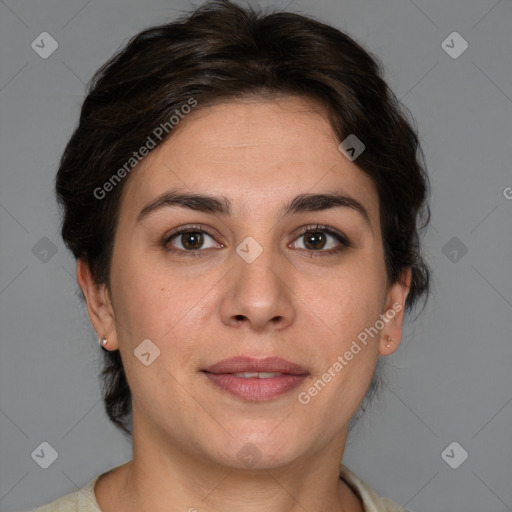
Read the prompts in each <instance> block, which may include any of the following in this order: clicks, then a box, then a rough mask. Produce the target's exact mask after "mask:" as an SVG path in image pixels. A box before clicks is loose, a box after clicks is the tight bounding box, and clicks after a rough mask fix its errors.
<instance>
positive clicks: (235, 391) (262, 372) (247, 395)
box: [202, 357, 309, 402]
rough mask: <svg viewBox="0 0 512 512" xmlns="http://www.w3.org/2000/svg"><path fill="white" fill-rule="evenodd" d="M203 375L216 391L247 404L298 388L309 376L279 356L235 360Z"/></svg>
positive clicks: (211, 368) (275, 396)
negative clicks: (232, 396)
mask: <svg viewBox="0 0 512 512" xmlns="http://www.w3.org/2000/svg"><path fill="white" fill-rule="evenodd" d="M202 372H203V373H204V374H205V375H206V377H207V378H208V379H209V380H210V381H211V382H213V384H214V385H215V386H216V387H217V388H219V389H221V390H223V391H225V392H228V393H230V394H232V395H235V396H237V397H238V398H241V399H243V400H246V401H249V402H260V401H267V400H273V399H275V398H278V397H280V396H282V395H284V394H286V393H289V392H290V391H291V390H293V389H294V388H296V387H297V386H299V385H300V384H301V383H302V382H303V381H304V379H305V378H306V377H307V376H308V375H309V372H308V371H307V370H306V369H304V368H302V367H301V366H299V365H297V364H295V363H292V362H290V361H287V360H286V359H282V358H278V357H267V358H265V359H255V358H251V357H234V358H231V359H225V360H223V361H219V362H218V363H215V364H214V365H212V366H209V367H208V368H206V369H204V370H202Z"/></svg>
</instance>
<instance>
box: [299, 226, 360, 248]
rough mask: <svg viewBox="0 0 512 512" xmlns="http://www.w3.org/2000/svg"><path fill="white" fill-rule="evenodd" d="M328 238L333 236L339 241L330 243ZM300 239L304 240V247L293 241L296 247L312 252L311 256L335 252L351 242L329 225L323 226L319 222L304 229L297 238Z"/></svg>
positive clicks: (348, 245)
mask: <svg viewBox="0 0 512 512" xmlns="http://www.w3.org/2000/svg"><path fill="white" fill-rule="evenodd" d="M328 238H331V239H332V238H333V239H334V240H335V241H336V242H337V243H334V245H333V242H332V241H331V244H330V245H329V244H328ZM300 239H303V240H304V243H303V245H304V247H300V246H297V242H294V243H293V245H294V247H295V248H298V249H301V250H306V251H309V252H311V256H319V255H320V254H334V253H337V252H340V251H342V250H343V249H345V248H347V247H350V242H349V240H348V238H347V237H346V236H344V235H343V234H341V233H338V232H337V231H334V230H333V229H331V228H329V227H327V226H321V225H319V224H317V225H316V226H310V227H307V228H305V229H303V230H302V232H301V234H300V235H299V237H298V238H297V240H300ZM327 245H329V247H326V246H327ZM325 249H328V250H325ZM314 253H320V254H314Z"/></svg>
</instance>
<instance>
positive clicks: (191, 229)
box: [161, 224, 351, 258]
mask: <svg viewBox="0 0 512 512" xmlns="http://www.w3.org/2000/svg"><path fill="white" fill-rule="evenodd" d="M319 232H323V233H327V234H328V235H330V236H332V237H334V238H335V239H336V240H337V241H338V242H339V243H340V244H341V246H342V247H338V248H336V249H329V250H326V251H322V250H319V251H313V250H310V249H300V250H301V251H307V252H309V253H310V257H312V258H314V257H317V256H321V255H333V254H337V253H339V252H341V251H342V250H344V249H346V248H348V247H351V243H350V242H349V240H348V238H347V237H345V236H344V235H342V234H341V233H338V232H337V231H334V230H333V229H331V228H329V227H328V226H324V225H321V224H315V225H314V226H308V227H306V228H304V229H302V230H301V232H300V233H299V234H298V235H297V238H300V237H301V236H304V235H307V234H309V233H319ZM184 233H206V234H207V235H208V236H210V237H211V238H213V239H214V238H215V237H214V235H212V234H211V233H210V232H209V231H208V230H207V229H204V228H203V227H201V226H198V225H193V226H184V227H182V228H179V229H177V230H176V231H174V232H173V233H171V234H170V235H168V236H166V237H164V239H163V240H162V242H161V244H162V246H163V247H164V249H166V250H167V251H169V252H171V253H174V254H177V255H178V256H180V257H195V256H197V255H198V253H201V252H203V251H204V250H205V249H197V250H196V251H185V250H183V249H175V248H169V243H170V241H171V240H172V239H173V238H175V237H177V236H178V235H182V234H184ZM297 238H296V239H297Z"/></svg>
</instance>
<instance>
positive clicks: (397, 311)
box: [379, 268, 412, 356]
mask: <svg viewBox="0 0 512 512" xmlns="http://www.w3.org/2000/svg"><path fill="white" fill-rule="evenodd" d="M411 277H412V272H411V269H410V268H407V269H405V270H403V272H402V274H401V275H400V277H399V279H398V281H397V282H396V283H395V284H393V285H392V286H391V288H390V289H389V291H388V293H387V297H386V307H385V310H384V312H383V313H382V318H383V321H384V328H383V329H382V331H381V336H380V341H379V354H380V355H381V356H389V355H390V354H392V353H393V352H395V350H396V349H397V348H398V346H399V345H400V341H401V339H402V324H403V320H404V311H405V299H406V298H407V295H408V293H409V290H410V288H411ZM387 345H389V346H387Z"/></svg>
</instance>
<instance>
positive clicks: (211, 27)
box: [56, 0, 430, 434]
mask: <svg viewBox="0 0 512 512" xmlns="http://www.w3.org/2000/svg"><path fill="white" fill-rule="evenodd" d="M278 95H294V96H297V95H298V96H301V97H305V98H310V99H312V100H316V101H318V102H320V103H321V104H322V105H323V106H324V107H325V109H326V111H327V113H328V116H329V121H330V123H331V126H332V128H333V130H334V132H335V133H336V135H337V136H338V137H339V141H340V142H341V141H343V140H344V138H346V137H347V136H348V135H350V134H355V135H356V136H357V138H358V139H360V140H361V141H362V142H363V143H364V145H365V150H364V152H363V153H362V154H361V155H360V156H358V158H357V165H358V167H359V168H360V169H362V170H363V171H364V172H366V173H367V174H368V175H369V176H370V177H371V178H372V180H373V182H374V183H375V186H376V189H377V191H378V196H379V202H380V217H381V230H382V238H383V245H384V255H385V263H386V269H387V274H388V281H389V282H390V283H391V284H393V283H395V282H397V280H398V279H399V278H400V274H401V272H402V271H403V270H404V269H406V268H410V269H411V271H412V283H411V287H410V291H409V295H408V297H407V301H406V304H405V306H406V310H407V311H409V310H411V309H412V307H413V306H414V305H415V304H416V302H417V301H418V299H419V298H420V297H421V296H424V297H426V296H427V295H428V289H429V269H428V266H427V264H426V263H425V261H424V259H423V258H422V255H421V251H420V242H419V231H420V230H421V229H422V228H423V227H425V226H426V224H427V223H428V221H429V217H430V212H429V207H428V202H427V196H428V177H427V174H426V172H425V166H424V157H423V153H422V150H421V147H420V144H419V140H418V136H417V133H416V129H415V128H414V127H413V124H412V123H413V121H412V118H410V119H408V117H409V113H408V111H407V110H406V109H405V108H404V107H403V105H401V104H400V103H399V101H398V100H397V98H396V97H395V95H394V94H393V92H392V91H391V90H390V89H389V88H388V86H387V84H386V82H385V81H384V79H383V71H382V66H381V64H380V63H379V61H378V59H377V58H375V57H374V56H372V55H371V54H370V53H369V52H368V51H366V50H364V49H363V48H362V47H361V46H360V45H359V44H358V43H356V42H355V41H354V40H353V39H352V38H351V37H349V36H348V35H347V34H344V33H343V32H340V31H339V30H337V29H335V28H334V27H331V26H329V25H326V24H324V23H321V22H319V21H317V20H315V19H313V18H310V17H306V16H303V15H299V14H294V13H289V12H269V13H265V12H261V11H256V10H254V9H253V8H250V7H248V8H243V7H241V6H239V5H237V4H234V3H232V2H230V1H228V0H214V1H210V2H207V3H206V4H204V5H203V6H201V7H200V8H199V9H197V10H196V11H194V12H193V13H191V14H190V15H187V16H185V17H183V18H180V19H179V20H177V21H173V22H171V23H167V24H163V25H159V26H155V27H152V28H149V29H146V30H144V31H142V32H141V33H139V34H137V35H136V36H135V37H133V38H132V39H131V40H130V41H129V42H128V43H127V44H126V46H125V47H124V48H123V49H122V50H121V51H119V52H118V53H117V54H116V55H114V56H113V57H112V58H111V59H110V60H109V61H108V62H106V63H105V64H104V65H103V66H102V67H101V68H100V69H99V70H98V71H97V72H96V74H95V75H94V77H93V78H92V80H91V82H90V85H89V88H88V93H87V97H86V98H85V100H84V103H83V106H82V109H81V114H80V121H79V125H78V127H77V128H76V130H75V132H74V133H73V135H72V137H71V139H70V140H69V142H68V144H67V146H66V148H65V151H64V154H63V156H62V159H61V162H60V168H59V170H58V173H57V179H56V191H57V197H58V201H59V203H60V205H61V206H62V211H63V222H62V237H63V239H64V242H65V243H66V245H67V247H68V248H69V249H70V250H71V251H72V252H73V254H74V256H75V258H83V259H84V260H85V261H86V262H87V263H88V265H89V267H90V269H91V273H92V275H93V277H94V279H95V281H96V282H97V283H98V284H100V283H106V284H107V286H108V285H109V271H110V262H111V256H112V249H113V240H114V233H115V229H116V224H117V216H118V211H119V199H120V196H121V192H122V190H123V186H124V184H125V183H126V180H127V179H129V177H128V178H125V179H124V180H120V181H119V183H116V186H115V187H112V190H111V191H109V193H108V194H107V195H105V197H103V198H101V199H98V197H97V194H95V193H94V191H95V190H97V189H98V187H102V186H103V185H104V184H105V183H106V182H107V181H108V180H109V179H110V178H111V177H112V176H113V174H114V173H115V172H116V170H118V169H120V168H121V167H122V166H123V165H125V164H126V162H127V161H128V160H129V159H130V157H131V156H132V153H133V151H134V150H135V149H137V148H139V147H141V146H142V145H143V144H144V143H145V141H146V140H147V137H148V136H149V135H150V134H151V133H152V132H153V131H154V129H155V127H156V126H159V125H161V124H162V123H166V122H168V120H169V118H170V117H171V116H172V115H173V113H174V112H175V111H176V109H179V108H180V107H181V106H182V105H184V104H186V103H187V102H188V101H189V100H190V98H194V99H195V101H197V104H198V106H197V108H198V109H199V108H201V106H206V105H212V104H214V103H215V102H220V101H226V100H230V99H236V98H242V97H244V96H256V97H258V96H261V97H265V98H268V97H271V98H272V97H274V96H278ZM171 135H172V132H171V131H169V135H167V136H166V137H162V138H161V140H159V141H157V144H156V145H159V144H161V143H162V142H164V141H165V140H166V138H168V137H169V136H171ZM102 378H103V384H104V386H103V398H104V402H105V407H106V411H107V414H108V416H109V418H110V419H111V420H112V421H113V422H114V424H116V425H117V426H118V427H120V428H121V429H122V430H123V431H124V432H125V433H128V434H130V433H131V431H130V429H129V426H130V418H129V416H130V414H131V392H130V389H129V386H128V382H127V380H126V376H125V373H124V369H123V365H122V361H121V356H120V354H119V351H112V352H108V351H107V352H105V364H104V369H103V372H102ZM376 386H377V381H376V379H375V378H374V381H372V384H371V386H370V392H369V393H368V394H367V397H369V396H370V395H372V394H373V392H374V391H375V390H376Z"/></svg>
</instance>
